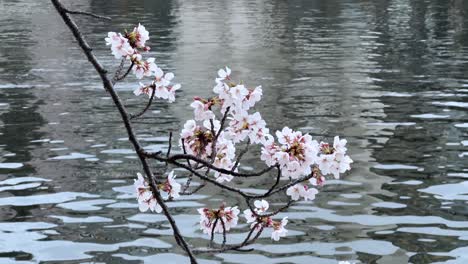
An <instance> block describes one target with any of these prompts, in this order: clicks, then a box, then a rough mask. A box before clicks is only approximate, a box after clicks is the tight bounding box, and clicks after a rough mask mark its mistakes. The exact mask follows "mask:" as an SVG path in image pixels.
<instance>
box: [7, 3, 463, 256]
mask: <svg viewBox="0 0 468 264" xmlns="http://www.w3.org/2000/svg"><path fill="white" fill-rule="evenodd" d="M64 2H68V3H71V2H73V8H74V9H80V10H85V11H93V12H95V13H98V14H102V15H108V16H111V17H112V18H113V19H112V21H111V22H107V21H100V20H94V19H90V18H86V17H79V18H77V20H78V23H79V24H80V25H81V27H82V29H83V32H84V33H85V34H86V36H87V37H88V38H89V41H90V43H91V44H92V46H93V48H94V50H95V52H96V54H97V56H98V57H99V59H100V60H101V61H102V62H103V63H104V65H105V66H106V67H109V68H111V69H112V68H113V67H115V66H116V64H117V63H118V62H116V61H115V59H114V58H113V56H112V55H111V54H110V51H109V50H108V47H106V46H105V44H104V40H103V38H104V37H105V36H106V33H107V31H120V30H122V29H124V28H127V29H131V28H132V27H133V25H134V24H136V23H138V22H141V23H142V24H144V25H145V26H146V27H147V29H148V30H149V31H150V33H151V40H150V44H151V46H152V51H151V52H150V53H151V55H152V56H155V57H156V59H157V62H158V64H159V65H160V66H161V67H163V68H164V69H169V70H172V71H173V72H174V73H175V74H176V80H177V81H178V82H180V83H182V86H183V89H182V91H181V92H179V93H178V95H177V101H176V102H175V103H174V104H171V105H168V104H166V103H163V102H157V103H156V104H155V105H154V107H153V108H152V109H151V112H150V113H148V114H147V115H146V116H145V117H144V118H142V119H140V120H139V121H138V122H136V132H137V134H138V137H139V138H140V139H141V140H142V142H143V143H144V145H145V146H146V147H147V148H148V149H150V150H161V149H163V150H164V149H165V148H166V142H167V139H168V136H167V132H168V131H169V130H172V131H174V133H176V134H178V128H179V127H180V126H181V124H183V123H184V121H185V120H186V119H187V118H188V117H189V116H191V114H192V112H191V109H190V108H189V107H188V104H189V102H190V101H191V98H192V97H193V96H195V95H201V96H208V95H210V92H211V88H212V87H213V79H214V77H215V73H216V70H217V69H219V68H221V67H222V66H224V65H228V66H230V67H231V68H232V69H233V70H234V74H235V75H236V76H238V77H239V79H242V80H244V81H245V82H246V83H247V84H250V85H252V86H253V85H260V84H261V85H263V88H264V93H265V96H264V100H262V102H261V103H260V104H259V106H258V108H257V109H258V110H259V111H261V113H262V116H263V117H264V118H265V119H266V120H267V122H268V124H269V127H270V128H271V129H273V130H274V129H279V128H281V127H282V126H284V125H288V126H290V127H292V128H294V129H300V130H302V131H304V132H308V133H310V134H312V135H313V136H314V137H316V138H318V139H327V140H330V139H331V138H332V136H334V135H340V136H343V137H346V138H347V139H348V142H349V152H350V155H351V156H352V158H353V159H354V161H355V163H354V166H353V169H352V171H351V172H350V173H348V174H346V175H345V176H344V177H343V179H342V180H335V181H328V184H327V185H326V186H324V187H323V188H322V190H321V192H320V194H319V195H318V196H317V198H316V200H315V201H314V202H313V203H303V202H301V203H298V204H297V205H295V206H294V207H292V208H291V209H290V211H289V212H288V214H287V215H288V216H289V219H290V223H289V224H288V229H289V230H290V232H289V236H288V237H287V238H285V239H282V240H281V241H280V242H272V241H271V240H270V239H269V238H268V237H265V238H261V239H260V240H258V241H257V243H256V244H255V245H254V246H253V248H254V251H252V252H248V253H240V252H226V253H222V254H214V255H200V256H199V257H200V260H201V261H202V262H206V263H220V262H223V263H253V262H255V263H259V264H260V263H319V264H321V263H337V261H338V260H350V261H352V262H358V263H379V264H384V263H385V264H390V263H468V217H467V216H468V115H467V110H468V99H467V98H468V18H467V17H468V15H467V12H468V2H467V1H463V0H452V1H445V0H443V1H442V0H440V1H438V0H434V1H422V0H421V1H419V0H411V1H402V0H376V1H358V0H327V1H319V0H310V1H243V0H231V1H224V0H221V1H209V0H201V1H162V0H161V1H149V0H148V1H124V0H115V1H92V0H80V1H64ZM0 11H1V14H2V15H1V17H0V263H38V262H41V263H141V262H146V263H186V262H187V259H186V258H185V257H184V256H183V252H182V251H181V250H180V249H179V248H178V247H177V246H176V245H175V242H174V239H173V238H172V236H171V231H170V229H169V226H168V224H167V222H165V221H164V217H163V216H161V215H157V214H144V213H139V211H138V209H137V208H136V201H135V199H134V193H133V191H132V186H131V185H132V183H133V179H134V178H135V174H136V172H138V171H139V170H140V165H139V162H138V160H136V156H135V154H134V152H133V151H132V149H131V146H130V144H129V142H128V141H127V139H126V133H125V131H124V129H123V126H122V124H121V122H120V121H119V116H118V114H117V112H116V110H115V108H114V107H113V105H112V102H111V100H109V99H110V98H109V97H108V95H107V94H106V93H105V92H104V91H103V89H102V88H101V84H100V81H99V79H98V77H97V75H96V73H95V72H94V71H93V69H92V68H91V66H90V64H89V63H88V62H87V61H86V59H85V58H84V56H83V55H82V53H81V51H80V50H79V49H78V47H77V45H76V43H75V42H74V41H73V38H72V36H71V34H70V33H69V32H68V30H67V29H66V28H65V26H64V25H63V22H62V21H61V20H60V18H59V17H58V16H57V15H56V14H55V12H54V10H53V9H52V8H51V4H50V3H49V1H45V0H44V1H35V0H24V1H16V0H0ZM135 85H136V81H135V80H134V79H129V80H128V82H125V83H122V84H119V86H118V90H119V92H120V93H121V94H122V97H123V98H124V100H125V103H126V105H128V106H129V108H130V109H131V110H132V111H137V109H139V108H141V106H142V105H143V104H144V102H145V101H144V98H143V97H139V98H138V97H134V96H133V95H132V94H131V91H132V90H133V89H134V88H135ZM261 166H262V163H260V162H258V158H257V157H256V156H255V152H254V153H253V154H252V155H250V156H247V159H246V162H245V163H244V164H243V167H242V169H244V170H249V169H252V168H260V167H261ZM179 173H180V175H181V176H180V177H181V178H183V174H182V173H181V172H179ZM235 183H236V184H238V185H239V186H241V187H243V188H255V187H257V188H262V187H263V186H265V184H269V183H271V179H268V178H262V179H261V180H258V181H255V182H253V181H235ZM263 188H264V187H263ZM281 198H282V197H277V198H275V199H276V200H275V199H273V200H271V202H272V203H279V202H281ZM223 200H225V201H227V202H228V203H229V204H236V203H239V206H240V207H242V208H245V205H244V204H242V203H241V202H240V200H239V198H238V197H236V196H235V195H231V194H229V193H225V192H221V191H219V190H218V189H216V188H212V187H208V188H206V189H204V190H203V191H202V192H201V193H199V194H197V195H194V196H190V197H184V199H183V200H181V201H178V202H174V203H170V206H171V208H172V210H173V212H174V214H175V215H176V216H175V218H176V220H177V222H178V223H179V225H180V227H181V229H182V232H183V233H184V235H186V236H187V240H188V242H189V243H191V244H193V245H195V246H206V245H207V244H208V240H207V237H205V236H203V234H202V233H201V232H200V231H199V230H198V215H197V212H196V208H199V207H202V206H218V205H219V204H220V203H221V201H223ZM246 230H247V229H246V227H245V225H243V226H242V225H241V227H240V228H239V229H237V230H235V233H236V235H233V237H232V238H231V239H232V240H231V242H236V241H238V240H239V239H240V237H241V234H242V233H245V232H246Z"/></svg>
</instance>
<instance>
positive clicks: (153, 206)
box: [105, 24, 353, 241]
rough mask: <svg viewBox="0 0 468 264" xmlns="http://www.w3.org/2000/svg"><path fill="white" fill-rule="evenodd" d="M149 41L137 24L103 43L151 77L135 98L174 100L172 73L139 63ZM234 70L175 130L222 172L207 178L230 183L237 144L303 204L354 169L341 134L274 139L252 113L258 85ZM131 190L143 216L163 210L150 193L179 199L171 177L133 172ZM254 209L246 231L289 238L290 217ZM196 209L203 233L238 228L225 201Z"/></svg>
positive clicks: (258, 204)
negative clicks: (325, 138) (253, 151)
mask: <svg viewBox="0 0 468 264" xmlns="http://www.w3.org/2000/svg"><path fill="white" fill-rule="evenodd" d="M148 39H149V34H148V31H146V29H145V27H144V26H142V25H140V24H139V25H138V26H137V27H135V28H134V30H133V31H132V32H130V33H128V32H125V34H124V35H122V34H121V33H115V32H109V34H108V38H106V39H105V40H106V43H107V45H110V46H111V51H112V54H113V55H114V56H115V57H116V58H119V59H122V60H130V61H131V63H132V64H131V69H132V70H133V73H134V74H135V76H136V77H137V78H138V79H141V78H143V77H145V76H146V77H152V78H153V80H152V82H151V83H150V84H148V85H145V84H142V83H140V87H138V88H137V89H136V90H135V91H134V94H135V95H137V96H138V95H140V94H147V95H148V96H150V97H152V96H155V97H157V98H161V99H166V100H168V101H169V102H173V101H174V100H175V92H176V90H178V89H180V85H179V84H173V83H172V80H173V78H174V74H173V73H170V72H168V73H164V72H163V70H162V69H161V68H159V67H158V66H157V65H156V63H155V59H154V58H148V59H146V60H143V58H142V55H141V52H143V51H149V50H150V48H149V47H148V46H146V41H147V40H148ZM231 73H232V71H231V69H230V68H228V67H225V68H223V69H220V70H218V74H217V75H218V76H217V77H216V78H215V86H214V88H213V92H214V94H215V95H214V96H213V97H211V98H201V97H195V98H194V101H193V102H192V103H191V104H190V106H191V107H192V108H193V112H194V117H193V119H191V120H188V121H186V122H185V124H184V127H183V129H182V131H181V133H180V141H179V144H180V146H181V147H182V149H183V150H184V152H186V153H187V154H189V155H192V156H194V157H196V158H198V159H203V160H204V161H206V162H209V163H210V164H211V165H213V166H214V167H216V168H218V169H224V170H225V171H224V172H225V174H223V173H221V172H219V171H218V170H216V169H212V170H211V171H210V170H207V171H206V175H209V173H212V175H213V176H214V177H215V179H216V181H217V182H219V183H222V182H230V181H231V180H232V179H233V178H234V176H233V175H232V173H233V172H236V171H237V166H238V162H239V157H240V156H238V157H237V160H236V144H239V143H242V142H243V143H245V144H247V145H248V144H257V145H260V147H261V157H260V158H261V160H262V161H264V162H265V163H266V165H267V166H269V167H277V168H278V170H279V171H280V172H281V176H282V178H281V179H283V180H289V181H291V182H293V181H294V182H293V183H291V185H290V186H289V188H287V190H286V194H287V195H288V196H290V198H291V200H294V201H297V200H300V199H301V198H303V199H304V200H305V201H311V200H314V199H315V196H316V194H317V193H318V190H317V189H316V187H317V186H322V185H323V184H324V182H325V177H324V176H326V175H333V176H334V177H335V178H338V177H339V175H340V173H344V172H346V171H348V170H350V169H351V168H350V164H351V163H352V162H353V161H352V160H351V158H350V157H349V156H348V155H346V151H347V148H346V143H347V142H346V140H344V139H340V138H339V137H335V138H334V142H333V145H330V144H328V143H324V142H320V143H319V142H317V141H316V140H314V139H312V136H311V135H309V134H303V133H302V132H300V131H294V130H292V129H291V128H288V127H284V128H283V129H282V130H281V131H276V133H275V134H274V135H275V136H276V140H275V137H274V136H273V135H271V134H270V130H269V129H268V128H267V126H266V122H265V120H264V119H263V118H262V116H261V115H260V113H259V112H253V111H252V109H253V108H254V107H255V104H256V103H257V102H259V101H260V100H261V98H262V95H263V90H262V87H261V86H256V87H255V88H249V87H248V86H246V85H245V84H243V83H237V82H235V81H233V79H232V77H231ZM215 108H219V111H220V112H221V115H222V117H221V119H218V118H217V114H216V113H217V112H216V111H215ZM218 115H219V114H218ZM225 124H226V126H225ZM189 165H190V164H189ZM201 168H203V166H202V167H201ZM195 169H196V168H195ZM205 169H206V167H205ZM226 171H228V172H231V173H226ZM210 177H211V176H210ZM134 185H135V189H136V192H137V199H138V202H139V208H140V210H141V211H143V212H145V211H147V210H148V209H149V210H151V211H153V212H158V213H159V212H161V211H162V208H161V206H160V205H159V204H158V202H157V200H156V198H155V197H154V193H153V192H162V193H165V194H166V197H164V198H165V199H174V198H178V197H179V192H180V189H181V185H180V184H179V183H177V182H176V181H175V176H174V173H173V172H171V173H170V174H169V175H168V177H167V178H166V180H165V181H164V182H162V183H156V186H154V187H151V186H152V185H150V184H149V183H148V182H147V181H146V180H145V179H143V177H142V175H141V174H138V179H137V180H135V184H134ZM154 189H156V190H154ZM254 206H255V208H254V209H253V211H252V210H250V209H247V210H244V216H245V219H246V221H247V223H250V224H251V228H255V229H257V230H259V229H262V230H263V229H266V228H271V230H272V233H271V238H272V239H273V240H275V241H277V240H279V239H280V237H284V236H286V234H287V230H286V228H285V226H286V224H287V223H288V219H287V217H285V218H283V219H282V220H281V221H275V220H273V219H272V216H273V215H274V214H276V213H273V214H268V213H267V210H268V208H269V204H268V202H267V201H265V200H261V201H255V202H254ZM198 212H199V213H200V226H201V230H203V232H204V233H207V234H210V233H224V232H227V231H229V230H230V229H231V228H233V227H235V226H236V225H237V222H238V219H239V218H238V215H239V212H240V210H239V209H238V207H237V206H233V207H227V206H225V205H224V204H223V205H222V206H221V207H220V208H217V209H209V208H200V209H198Z"/></svg>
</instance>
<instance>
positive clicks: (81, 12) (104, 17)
mask: <svg viewBox="0 0 468 264" xmlns="http://www.w3.org/2000/svg"><path fill="white" fill-rule="evenodd" d="M64 11H65V12H66V13H68V14H72V15H85V16H90V17H94V18H99V19H105V20H111V18H110V17H108V16H101V15H96V14H94V13H90V12H84V11H75V10H70V9H66V8H64Z"/></svg>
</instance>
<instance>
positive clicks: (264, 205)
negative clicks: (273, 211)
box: [244, 200, 288, 241]
mask: <svg viewBox="0 0 468 264" xmlns="http://www.w3.org/2000/svg"><path fill="white" fill-rule="evenodd" d="M254 206H255V208H254V212H252V210H250V209H246V210H245V211H244V217H245V219H246V220H247V223H251V225H250V227H251V228H256V229H260V228H261V227H263V228H272V232H271V239H273V240H275V241H278V240H279V239H280V237H285V236H286V234H287V233H288V230H287V229H286V228H284V227H285V226H286V224H287V223H288V218H287V217H284V218H283V219H282V220H281V221H274V220H273V219H272V218H271V217H270V216H262V214H265V213H266V212H267V210H268V208H269V207H270V205H269V204H268V202H267V201H265V200H257V201H255V202H254Z"/></svg>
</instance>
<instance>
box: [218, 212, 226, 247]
mask: <svg viewBox="0 0 468 264" xmlns="http://www.w3.org/2000/svg"><path fill="white" fill-rule="evenodd" d="M219 219H220V220H221V225H222V226H223V244H222V246H223V247H224V246H225V245H226V225H225V224H224V220H223V218H219Z"/></svg>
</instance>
